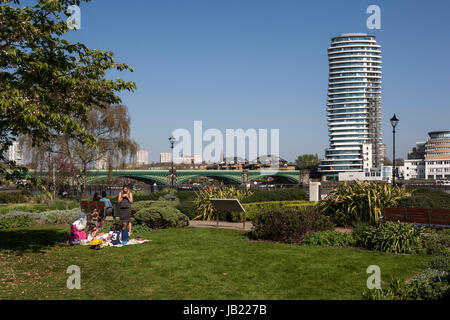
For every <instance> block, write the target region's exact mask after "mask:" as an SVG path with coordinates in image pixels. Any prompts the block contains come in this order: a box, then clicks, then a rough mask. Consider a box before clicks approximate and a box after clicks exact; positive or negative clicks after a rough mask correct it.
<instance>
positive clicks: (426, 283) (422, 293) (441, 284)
mask: <svg viewBox="0 0 450 320" xmlns="http://www.w3.org/2000/svg"><path fill="white" fill-rule="evenodd" d="M408 286H409V287H410V288H411V289H412V291H411V293H410V298H411V299H415V300H440V299H445V298H447V299H448V298H450V285H449V273H448V272H446V271H442V270H436V269H430V268H428V269H426V270H425V271H423V272H421V273H419V274H418V275H417V276H415V277H414V278H413V279H412V280H411V282H410V283H409V284H408Z"/></svg>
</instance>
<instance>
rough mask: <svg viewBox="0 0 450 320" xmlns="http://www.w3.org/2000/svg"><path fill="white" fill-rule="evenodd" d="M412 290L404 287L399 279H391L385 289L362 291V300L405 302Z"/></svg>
mask: <svg viewBox="0 0 450 320" xmlns="http://www.w3.org/2000/svg"><path fill="white" fill-rule="evenodd" d="M412 290H413V288H412V287H409V286H407V285H405V282H404V281H403V280H401V279H397V278H392V279H391V282H390V283H389V287H388V288H386V289H372V290H369V291H366V290H364V293H363V295H362V296H363V299H364V300H407V299H408V298H409V297H410V295H411V292H412Z"/></svg>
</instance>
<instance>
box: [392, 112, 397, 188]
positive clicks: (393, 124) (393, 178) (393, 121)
mask: <svg viewBox="0 0 450 320" xmlns="http://www.w3.org/2000/svg"><path fill="white" fill-rule="evenodd" d="M390 121H391V125H392V133H393V136H392V139H393V151H392V152H393V156H392V158H393V160H392V169H393V170H392V185H394V186H395V174H396V171H395V127H396V126H397V124H398V122H399V119H397V117H396V115H395V113H394V116H393V117H392V118H391V120H390Z"/></svg>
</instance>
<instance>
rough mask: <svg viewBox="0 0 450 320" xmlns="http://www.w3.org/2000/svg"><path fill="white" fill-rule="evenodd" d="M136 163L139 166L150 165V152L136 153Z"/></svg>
mask: <svg viewBox="0 0 450 320" xmlns="http://www.w3.org/2000/svg"><path fill="white" fill-rule="evenodd" d="M136 163H137V164H138V165H142V164H148V150H145V149H140V150H138V152H137V153H136Z"/></svg>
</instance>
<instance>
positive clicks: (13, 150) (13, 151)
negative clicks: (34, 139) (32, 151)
mask: <svg viewBox="0 0 450 320" xmlns="http://www.w3.org/2000/svg"><path fill="white" fill-rule="evenodd" d="M8 160H9V161H15V162H16V164H17V165H19V166H20V165H23V164H24V159H23V153H22V148H21V147H20V145H19V143H18V142H17V141H14V142H13V143H12V145H10V146H9V148H8Z"/></svg>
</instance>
